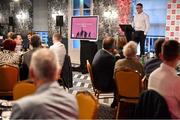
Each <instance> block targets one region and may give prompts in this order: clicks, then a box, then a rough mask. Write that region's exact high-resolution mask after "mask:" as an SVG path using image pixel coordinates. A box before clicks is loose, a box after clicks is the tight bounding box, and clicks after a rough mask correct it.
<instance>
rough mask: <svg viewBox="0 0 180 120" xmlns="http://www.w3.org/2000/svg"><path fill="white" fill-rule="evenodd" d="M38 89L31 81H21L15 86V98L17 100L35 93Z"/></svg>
mask: <svg viewBox="0 0 180 120" xmlns="http://www.w3.org/2000/svg"><path fill="white" fill-rule="evenodd" d="M35 91H36V87H35V85H34V84H33V83H29V82H24V81H22V82H19V83H17V84H16V85H15V87H14V88H13V99H14V100H17V99H19V98H22V97H24V96H27V95H30V94H33V93H34V92H35Z"/></svg>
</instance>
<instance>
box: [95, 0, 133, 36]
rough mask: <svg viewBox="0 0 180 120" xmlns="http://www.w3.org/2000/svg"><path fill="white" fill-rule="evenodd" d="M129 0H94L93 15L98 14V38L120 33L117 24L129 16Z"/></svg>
mask: <svg viewBox="0 0 180 120" xmlns="http://www.w3.org/2000/svg"><path fill="white" fill-rule="evenodd" d="M130 1H131V0H94V11H93V12H94V15H99V19H100V20H99V39H103V38H104V36H106V35H111V36H113V37H116V36H117V35H119V34H122V33H121V31H120V28H119V24H120V23H121V24H127V23H129V21H130V18H131V10H132V8H131V2H130Z"/></svg>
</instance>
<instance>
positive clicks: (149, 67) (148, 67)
mask: <svg viewBox="0 0 180 120" xmlns="http://www.w3.org/2000/svg"><path fill="white" fill-rule="evenodd" d="M164 41H165V40H164V39H159V40H157V41H156V42H155V53H156V56H155V58H152V59H150V60H149V61H147V62H146V63H145V65H144V71H145V75H146V76H147V77H149V75H150V74H151V73H152V72H153V71H154V70H155V69H157V68H158V67H160V64H161V63H162V61H161V59H160V53H161V47H162V44H163V42H164Z"/></svg>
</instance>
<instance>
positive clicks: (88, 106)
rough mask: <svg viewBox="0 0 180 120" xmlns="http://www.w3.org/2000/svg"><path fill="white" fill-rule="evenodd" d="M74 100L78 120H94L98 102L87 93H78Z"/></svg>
mask: <svg viewBox="0 0 180 120" xmlns="http://www.w3.org/2000/svg"><path fill="white" fill-rule="evenodd" d="M76 98H77V101H78V105H79V119H96V117H97V112H98V109H99V103H98V100H97V99H96V98H95V97H94V96H93V95H92V94H91V93H90V92H88V91H81V92H78V93H77V94H76Z"/></svg>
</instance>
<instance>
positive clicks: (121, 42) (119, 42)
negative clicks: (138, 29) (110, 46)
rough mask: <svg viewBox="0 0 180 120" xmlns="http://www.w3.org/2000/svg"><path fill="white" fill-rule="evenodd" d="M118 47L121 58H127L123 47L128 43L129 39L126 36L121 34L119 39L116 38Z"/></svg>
mask: <svg viewBox="0 0 180 120" xmlns="http://www.w3.org/2000/svg"><path fill="white" fill-rule="evenodd" d="M115 43H116V49H117V50H118V53H119V55H120V59H122V58H125V57H124V55H123V47H124V46H125V45H126V44H127V39H126V37H125V36H120V37H119V39H118V40H116V42H115Z"/></svg>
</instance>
